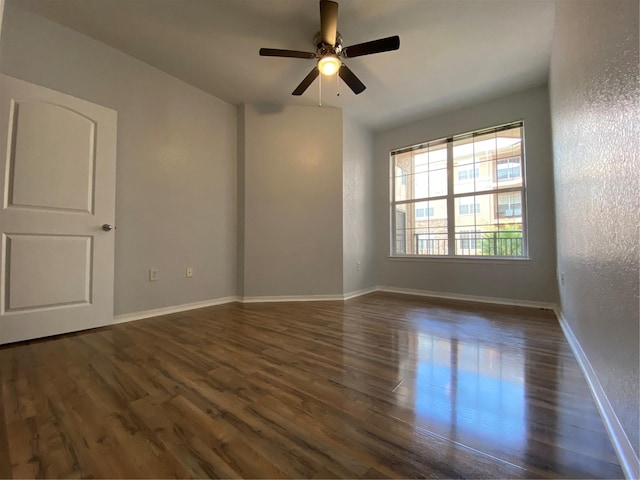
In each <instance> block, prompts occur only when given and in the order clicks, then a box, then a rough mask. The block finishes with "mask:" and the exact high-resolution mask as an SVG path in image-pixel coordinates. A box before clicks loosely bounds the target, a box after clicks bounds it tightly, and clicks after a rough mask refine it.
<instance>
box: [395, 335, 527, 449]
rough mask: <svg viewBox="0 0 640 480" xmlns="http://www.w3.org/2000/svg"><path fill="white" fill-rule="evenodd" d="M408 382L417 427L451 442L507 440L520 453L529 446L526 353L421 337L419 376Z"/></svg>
mask: <svg viewBox="0 0 640 480" xmlns="http://www.w3.org/2000/svg"><path fill="white" fill-rule="evenodd" d="M407 380H409V383H410V385H409V384H407V385H406V387H407V390H410V391H411V394H410V395H409V396H408V397H407V398H406V400H407V401H408V402H410V403H411V406H412V407H413V410H414V413H415V416H416V418H415V421H416V425H419V426H422V427H428V428H431V429H433V428H435V429H436V432H437V433H444V432H445V431H446V433H447V434H448V435H451V436H452V438H459V439H468V438H470V437H473V438H475V439H476V440H480V441H486V442H490V443H493V444H496V443H497V444H501V443H505V442H507V443H508V444H509V445H510V448H516V449H518V450H520V449H522V448H523V447H524V446H525V443H526V422H525V419H526V403H525V388H524V357H523V355H522V354H520V353H517V352H514V351H507V352H505V351H501V350H500V349H498V348H495V347H488V346H483V345H481V344H479V343H472V342H461V341H458V340H457V339H445V338H440V337H437V336H428V335H420V336H418V337H417V348H416V363H415V374H414V375H408V378H407V379H406V380H405V382H406V381H407ZM407 390H405V391H407ZM407 393H409V392H408V391H407ZM407 406H408V405H407Z"/></svg>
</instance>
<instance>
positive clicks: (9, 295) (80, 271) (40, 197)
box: [0, 75, 117, 344]
mask: <svg viewBox="0 0 640 480" xmlns="http://www.w3.org/2000/svg"><path fill="white" fill-rule="evenodd" d="M116 118H117V117H116V112H115V111H114V110H110V109H108V108H105V107H102V106H99V105H94V104H92V103H89V102H86V101H84V100H80V99H77V98H74V97H70V96H69V95H64V94H62V93H59V92H55V91H53V90H49V89H47V88H44V87H40V86H37V85H33V84H30V83H27V82H24V81H22V80H17V79H15V78H11V77H7V76H5V75H0V158H1V159H2V160H1V163H0V189H1V193H2V196H1V197H0V198H1V200H2V209H1V211H0V234H1V235H2V239H1V241H2V245H1V248H2V251H1V255H2V257H1V269H0V344H4V343H9V342H16V341H19V340H26V339H30V338H38V337H46V336H49V335H56V334H59V333H65V332H72V331H76V330H83V329H86V328H93V327H98V326H102V325H107V324H110V323H112V322H113V261H114V236H115V231H114V230H110V231H108V230H109V226H113V225H114V219H115V167H116V163H115V157H116V128H117V125H116ZM103 225H106V226H105V227H104V229H103Z"/></svg>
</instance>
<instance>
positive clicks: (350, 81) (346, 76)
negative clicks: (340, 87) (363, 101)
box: [338, 63, 367, 95]
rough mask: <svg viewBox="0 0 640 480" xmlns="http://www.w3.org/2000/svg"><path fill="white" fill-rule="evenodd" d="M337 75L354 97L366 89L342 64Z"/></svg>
mask: <svg viewBox="0 0 640 480" xmlns="http://www.w3.org/2000/svg"><path fill="white" fill-rule="evenodd" d="M338 74H339V75H340V78H341V79H342V80H344V83H346V84H347V85H348V86H349V88H350V89H351V90H353V93H355V94H356V95H358V94H359V93H362V92H364V89H365V88H367V87H365V86H364V83H362V82H361V81H360V79H359V78H358V77H356V74H355V73H353V72H352V71H351V70H349V67H347V66H346V65H345V64H344V63H343V64H342V66H341V67H340V70H339V71H338Z"/></svg>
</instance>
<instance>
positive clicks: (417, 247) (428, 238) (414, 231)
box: [395, 199, 448, 255]
mask: <svg viewBox="0 0 640 480" xmlns="http://www.w3.org/2000/svg"><path fill="white" fill-rule="evenodd" d="M395 253H396V254H406V255H447V254H448V234H447V201H446V199H442V200H431V201H425V202H415V203H409V204H404V205H398V208H397V209H396V250H395Z"/></svg>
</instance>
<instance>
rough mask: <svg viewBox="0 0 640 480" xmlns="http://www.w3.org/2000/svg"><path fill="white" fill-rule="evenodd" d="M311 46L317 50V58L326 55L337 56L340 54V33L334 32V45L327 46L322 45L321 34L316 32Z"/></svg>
mask: <svg viewBox="0 0 640 480" xmlns="http://www.w3.org/2000/svg"><path fill="white" fill-rule="evenodd" d="M313 44H314V45H315V47H316V49H317V50H318V55H319V56H323V55H326V54H335V55H338V56H339V55H340V52H342V35H340V32H336V44H335V45H327V44H326V43H322V32H318V33H316V34H315V36H314V37H313Z"/></svg>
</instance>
